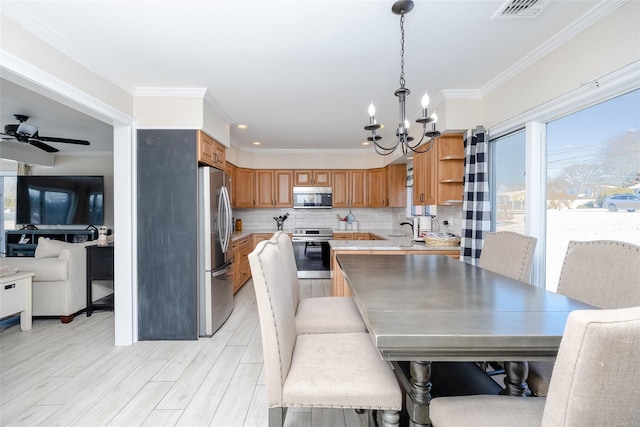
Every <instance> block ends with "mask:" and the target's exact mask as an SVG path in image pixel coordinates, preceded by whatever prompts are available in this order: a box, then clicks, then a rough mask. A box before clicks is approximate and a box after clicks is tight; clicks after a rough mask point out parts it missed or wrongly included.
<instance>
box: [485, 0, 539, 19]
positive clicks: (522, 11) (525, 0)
mask: <svg viewBox="0 0 640 427" xmlns="http://www.w3.org/2000/svg"><path fill="white" fill-rule="evenodd" d="M547 3H548V0H507V1H505V2H504V3H503V4H502V6H500V8H499V9H498V10H497V11H496V13H494V14H493V16H491V19H504V18H535V17H536V16H538V14H539V13H540V12H541V11H542V9H543V7H544V6H545V5H546V4H547Z"/></svg>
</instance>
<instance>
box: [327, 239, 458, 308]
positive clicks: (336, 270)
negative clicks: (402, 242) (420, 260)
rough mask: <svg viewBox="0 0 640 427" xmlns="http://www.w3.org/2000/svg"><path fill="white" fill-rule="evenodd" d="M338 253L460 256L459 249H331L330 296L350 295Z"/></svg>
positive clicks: (454, 257)
mask: <svg viewBox="0 0 640 427" xmlns="http://www.w3.org/2000/svg"><path fill="white" fill-rule="evenodd" d="M340 254H351V255H371V256H376V255H424V256H429V255H447V256H448V257H450V258H453V259H459V258H460V251H459V250H428V251H425V250H396V249H389V250H377V249H376V250H339V249H338V250H332V251H331V273H332V274H331V275H332V277H333V278H332V282H331V296H334V297H350V296H351V290H349V285H347V282H346V281H345V280H344V273H343V272H342V269H341V268H340V265H339V264H338V260H337V259H336V257H337V256H338V255H340Z"/></svg>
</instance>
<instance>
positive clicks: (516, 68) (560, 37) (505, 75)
mask: <svg viewBox="0 0 640 427" xmlns="http://www.w3.org/2000/svg"><path fill="white" fill-rule="evenodd" d="M628 1H629V0H602V1H601V2H600V3H598V4H597V5H596V6H594V7H593V8H592V9H591V10H589V11H588V12H587V13H585V14H584V15H582V16H581V17H580V18H578V19H577V20H576V21H574V22H573V23H572V24H570V25H569V26H568V27H566V28H565V29H564V30H562V31H561V32H560V33H558V34H556V35H555V36H554V37H552V38H550V39H549V40H547V41H546V42H545V43H543V44H542V45H540V46H539V47H538V48H536V49H534V50H533V51H531V52H530V53H529V54H528V55H526V56H525V57H524V58H522V59H521V60H520V61H518V62H517V63H515V64H514V65H512V66H511V67H509V68H507V69H506V70H505V71H504V72H502V73H501V74H500V75H498V76H497V77H496V78H494V79H493V80H491V81H490V82H489V83H487V84H485V85H484V86H482V87H481V88H480V89H479V92H480V94H481V96H485V95H487V94H488V93H490V92H492V91H493V90H495V89H496V88H498V87H500V86H501V85H503V84H504V83H506V82H508V81H509V80H511V79H513V78H514V77H515V76H516V75H518V74H520V73H521V72H522V71H524V70H526V69H527V68H529V67H531V66H532V65H533V64H535V63H536V62H538V61H539V60H541V59H542V58H544V57H545V56H547V55H548V54H550V53H551V52H553V51H555V50H557V49H558V48H559V47H561V46H562V45H564V44H565V43H567V42H569V41H570V40H572V39H573V38H575V37H576V36H577V35H578V34H580V33H582V32H583V31H584V30H586V29H587V28H589V27H591V26H592V25H594V24H595V23H597V22H598V21H600V20H601V19H603V18H604V17H606V16H607V15H609V14H610V13H611V12H613V11H615V10H616V9H618V8H619V7H621V6H622V5H624V4H625V3H627V2H628Z"/></svg>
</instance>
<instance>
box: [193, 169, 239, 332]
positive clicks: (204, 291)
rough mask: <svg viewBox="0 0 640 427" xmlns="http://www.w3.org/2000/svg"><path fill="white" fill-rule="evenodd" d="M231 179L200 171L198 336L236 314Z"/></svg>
mask: <svg viewBox="0 0 640 427" xmlns="http://www.w3.org/2000/svg"><path fill="white" fill-rule="evenodd" d="M229 183H230V178H229V176H228V175H227V174H226V173H224V172H222V171H220V170H218V169H215V168H211V167H201V168H199V169H198V282H199V283H198V315H199V321H198V325H199V327H198V335H199V336H201V337H204V336H211V335H213V334H214V333H215V332H216V331H217V330H218V329H219V328H220V326H222V325H223V324H224V322H225V321H226V320H227V318H228V317H229V315H230V314H231V312H232V311H233V268H232V267H233V256H232V252H231V233H232V223H231V222H232V212H231V201H230V198H229V190H228V188H230V186H229Z"/></svg>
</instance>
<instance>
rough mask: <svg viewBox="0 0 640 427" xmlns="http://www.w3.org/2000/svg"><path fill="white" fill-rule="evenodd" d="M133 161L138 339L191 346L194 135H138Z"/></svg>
mask: <svg viewBox="0 0 640 427" xmlns="http://www.w3.org/2000/svg"><path fill="white" fill-rule="evenodd" d="M137 157H138V337H139V339H140V340H195V339H197V338H198V318H197V315H198V307H197V303H198V302H197V291H198V283H197V271H196V262H197V242H196V238H197V197H198V170H197V169H198V161H197V155H196V131H194V130H139V131H138V155H137ZM116 169H117V167H116Z"/></svg>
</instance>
